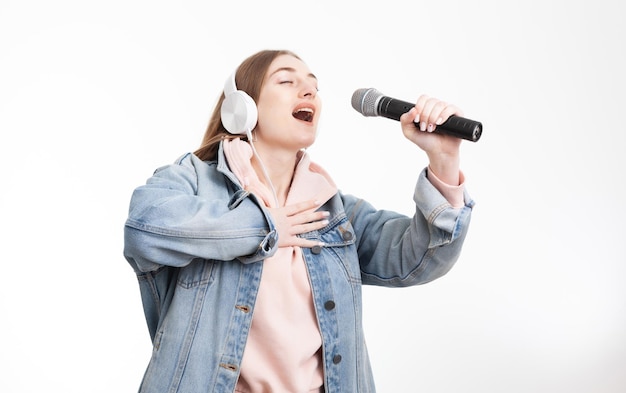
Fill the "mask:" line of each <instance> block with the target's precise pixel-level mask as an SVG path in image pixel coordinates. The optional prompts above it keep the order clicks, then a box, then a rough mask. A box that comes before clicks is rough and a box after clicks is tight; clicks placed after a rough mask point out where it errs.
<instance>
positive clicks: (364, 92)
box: [352, 88, 483, 142]
mask: <svg viewBox="0 0 626 393" xmlns="http://www.w3.org/2000/svg"><path fill="white" fill-rule="evenodd" d="M414 106H415V104H411V103H410V102H406V101H401V100H397V99H395V98H391V97H387V96H384V95H383V94H382V93H381V92H379V91H378V90H376V89H374V88H369V89H358V90H356V91H355V92H354V94H352V107H353V108H354V109H355V110H356V111H357V112H359V113H360V114H362V115H363V116H382V117H386V118H388V119H392V120H400V116H402V115H403V114H405V113H406V112H408V111H409V110H411V108H413V107H414ZM417 126H418V125H417V124H416V127H417ZM434 132H435V133H439V134H446V135H450V136H453V137H456V138H461V139H466V140H468V141H472V142H476V141H478V140H479V139H480V136H481V135H482V133H483V125H482V124H481V123H480V122H478V121H475V120H470V119H466V118H464V117H460V116H455V115H452V116H450V117H449V118H448V120H446V121H445V122H443V123H442V124H440V125H438V126H437V127H435V131H434Z"/></svg>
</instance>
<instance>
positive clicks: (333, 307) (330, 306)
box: [324, 300, 335, 311]
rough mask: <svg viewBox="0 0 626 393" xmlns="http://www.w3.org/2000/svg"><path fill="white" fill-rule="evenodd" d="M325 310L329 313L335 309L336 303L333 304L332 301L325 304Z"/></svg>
mask: <svg viewBox="0 0 626 393" xmlns="http://www.w3.org/2000/svg"><path fill="white" fill-rule="evenodd" d="M324 308H325V309H326V310H327V311H330V310H333V309H335V302H333V301H332V300H329V301H327V302H326V303H324Z"/></svg>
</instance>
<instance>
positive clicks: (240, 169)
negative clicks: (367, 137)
mask: <svg viewBox="0 0 626 393" xmlns="http://www.w3.org/2000/svg"><path fill="white" fill-rule="evenodd" d="M224 153H225V155H226V159H227V161H228V165H229V167H230V168H231V170H232V171H233V173H234V174H235V175H236V176H237V178H238V179H239V181H240V182H241V183H242V184H243V185H244V187H245V188H246V190H248V191H251V192H254V193H255V194H256V195H257V196H259V197H260V198H261V199H263V201H264V202H265V204H266V205H267V206H268V207H274V204H275V203H274V199H273V196H272V193H271V191H270V190H269V189H268V188H267V187H266V186H265V185H264V184H263V183H262V182H261V181H260V180H259V178H258V176H257V174H256V173H255V172H254V169H253V168H252V165H251V163H250V159H251V158H252V149H251V147H250V145H249V144H248V143H246V142H243V141H241V140H239V139H235V140H232V141H230V142H226V141H225V142H224ZM336 192H337V187H336V186H335V183H334V182H333V180H332V179H331V178H330V176H329V175H328V174H327V173H326V171H324V169H322V168H321V167H320V166H318V165H316V164H314V163H312V162H311V161H310V159H309V156H308V155H306V154H305V153H304V152H303V153H302V156H301V159H300V162H299V163H298V165H297V166H296V170H295V173H294V177H293V182H292V184H291V188H290V190H289V194H288V195H287V201H286V204H287V205H290V204H293V203H297V202H303V201H305V200H309V199H316V200H318V201H319V202H320V203H324V202H326V201H328V200H329V199H330V198H331V197H332V196H333V195H334V194H335V193H336ZM321 348H322V338H321V335H320V331H319V327H318V324H317V318H316V316H315V308H314V306H313V297H312V294H311V286H310V284H309V277H308V273H307V269H306V266H305V264H304V259H303V258H302V252H301V250H300V248H299V247H281V248H279V249H278V250H277V251H276V253H275V254H274V256H272V257H271V258H268V259H266V260H265V261H264V262H263V275H262V276H261V283H260V287H259V292H258V295H257V300H256V304H255V307H254V317H253V319H252V326H251V328H250V334H249V336H248V341H247V342H246V349H245V352H244V355H243V360H242V364H241V374H240V376H239V381H238V383H237V388H236V389H235V391H236V392H243V393H261V392H272V393H283V392H285V393H287V392H289V393H294V392H297V393H305V392H319V391H321V388H322V386H323V385H324V376H323V370H322V359H321Z"/></svg>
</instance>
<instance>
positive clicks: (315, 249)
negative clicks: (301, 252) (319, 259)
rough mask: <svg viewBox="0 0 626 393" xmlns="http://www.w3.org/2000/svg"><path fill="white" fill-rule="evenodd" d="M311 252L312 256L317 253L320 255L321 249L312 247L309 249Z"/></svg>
mask: <svg viewBox="0 0 626 393" xmlns="http://www.w3.org/2000/svg"><path fill="white" fill-rule="evenodd" d="M311 252H312V253H313V254H319V253H321V252H322V247H321V246H313V247H312V248H311Z"/></svg>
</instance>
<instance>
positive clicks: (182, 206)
mask: <svg viewBox="0 0 626 393" xmlns="http://www.w3.org/2000/svg"><path fill="white" fill-rule="evenodd" d="M199 178H202V181H201V182H199ZM229 182H230V180H229V179H228V178H227V176H225V175H224V174H223V173H220V172H218V171H217V170H216V169H215V165H211V164H209V163H205V162H202V161H200V160H199V159H197V158H195V156H192V155H190V154H189V155H187V156H184V157H183V158H181V159H180V160H178V161H177V162H176V163H175V164H172V165H168V166H165V167H162V168H159V169H157V170H156V171H155V173H154V174H153V176H152V177H150V178H149V179H148V181H147V182H146V184H145V185H143V186H140V187H138V188H136V189H135V190H134V192H133V194H132V197H131V201H130V207H129V212H128V218H127V220H126V223H125V226H124V256H125V258H126V259H127V260H128V262H129V263H130V264H131V265H132V266H133V268H134V269H135V270H136V271H138V272H147V271H154V270H156V269H158V268H159V267H161V266H175V267H180V266H185V265H187V264H189V263H190V262H191V261H192V260H193V259H195V258H203V259H211V260H221V261H230V260H234V259H238V260H239V261H241V262H243V263H249V262H254V261H258V260H262V259H264V258H266V257H267V256H269V255H272V254H273V253H274V252H275V250H276V243H277V242H276V239H277V234H276V231H275V228H274V226H273V223H272V221H271V219H270V216H269V214H268V212H267V211H266V210H265V209H264V208H262V207H261V206H262V205H261V204H259V203H258V200H257V199H256V197H255V196H254V195H253V194H250V193H247V192H246V191H244V190H242V189H240V188H238V187H235V185H234V184H233V183H229Z"/></svg>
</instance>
